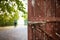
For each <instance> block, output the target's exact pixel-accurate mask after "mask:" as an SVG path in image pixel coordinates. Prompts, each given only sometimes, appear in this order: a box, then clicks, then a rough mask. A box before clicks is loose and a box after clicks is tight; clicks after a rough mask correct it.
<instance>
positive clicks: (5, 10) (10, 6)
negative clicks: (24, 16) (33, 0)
mask: <svg viewBox="0 0 60 40" xmlns="http://www.w3.org/2000/svg"><path fill="white" fill-rule="evenodd" d="M24 9H25V8H24V4H23V3H22V1H20V0H0V26H7V25H13V24H14V20H18V18H19V11H21V12H23V13H25V10H24Z"/></svg>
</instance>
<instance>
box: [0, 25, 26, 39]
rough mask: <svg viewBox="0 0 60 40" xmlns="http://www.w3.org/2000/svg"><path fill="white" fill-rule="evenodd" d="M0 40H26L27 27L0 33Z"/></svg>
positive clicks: (21, 26)
mask: <svg viewBox="0 0 60 40" xmlns="http://www.w3.org/2000/svg"><path fill="white" fill-rule="evenodd" d="M0 40H27V26H23V25H20V26H18V27H16V28H13V29H9V30H2V31H0Z"/></svg>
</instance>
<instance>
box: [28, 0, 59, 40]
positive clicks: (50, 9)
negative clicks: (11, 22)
mask: <svg viewBox="0 0 60 40" xmlns="http://www.w3.org/2000/svg"><path fill="white" fill-rule="evenodd" d="M59 30H60V0H28V40H60V31H59Z"/></svg>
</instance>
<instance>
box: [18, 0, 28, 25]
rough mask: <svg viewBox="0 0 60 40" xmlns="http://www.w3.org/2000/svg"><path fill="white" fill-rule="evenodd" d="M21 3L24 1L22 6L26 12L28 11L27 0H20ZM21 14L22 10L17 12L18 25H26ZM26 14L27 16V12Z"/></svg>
mask: <svg viewBox="0 0 60 40" xmlns="http://www.w3.org/2000/svg"><path fill="white" fill-rule="evenodd" d="M21 1H22V2H23V3H24V7H25V8H26V9H25V10H26V12H28V2H27V0H21ZM22 15H24V14H23V13H22V12H20V13H19V19H18V25H21V24H22V25H25V24H26V25H27V19H24V18H23V17H22ZM26 16H28V15H27V14H26Z"/></svg>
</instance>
